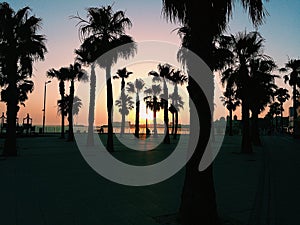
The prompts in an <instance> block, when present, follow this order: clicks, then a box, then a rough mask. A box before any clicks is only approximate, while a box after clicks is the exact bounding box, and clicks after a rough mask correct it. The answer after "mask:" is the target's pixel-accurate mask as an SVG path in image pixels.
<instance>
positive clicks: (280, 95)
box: [275, 88, 291, 132]
mask: <svg viewBox="0 0 300 225" xmlns="http://www.w3.org/2000/svg"><path fill="white" fill-rule="evenodd" d="M275 95H276V98H277V100H278V102H279V103H280V108H281V110H280V111H281V114H280V117H281V119H280V125H281V132H283V111H284V109H283V103H285V102H286V101H287V100H289V99H290V97H291V96H290V95H289V91H288V90H287V89H285V88H279V89H277V90H276V93H275Z"/></svg>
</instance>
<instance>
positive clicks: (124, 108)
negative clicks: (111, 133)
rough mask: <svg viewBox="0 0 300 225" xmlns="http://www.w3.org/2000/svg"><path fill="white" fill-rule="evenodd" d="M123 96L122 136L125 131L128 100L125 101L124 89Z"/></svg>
mask: <svg viewBox="0 0 300 225" xmlns="http://www.w3.org/2000/svg"><path fill="white" fill-rule="evenodd" d="M121 96H122V97H121V98H122V119H121V136H122V135H123V134H124V133H125V116H126V115H125V111H126V102H125V93H124V89H123V90H122V93H121Z"/></svg>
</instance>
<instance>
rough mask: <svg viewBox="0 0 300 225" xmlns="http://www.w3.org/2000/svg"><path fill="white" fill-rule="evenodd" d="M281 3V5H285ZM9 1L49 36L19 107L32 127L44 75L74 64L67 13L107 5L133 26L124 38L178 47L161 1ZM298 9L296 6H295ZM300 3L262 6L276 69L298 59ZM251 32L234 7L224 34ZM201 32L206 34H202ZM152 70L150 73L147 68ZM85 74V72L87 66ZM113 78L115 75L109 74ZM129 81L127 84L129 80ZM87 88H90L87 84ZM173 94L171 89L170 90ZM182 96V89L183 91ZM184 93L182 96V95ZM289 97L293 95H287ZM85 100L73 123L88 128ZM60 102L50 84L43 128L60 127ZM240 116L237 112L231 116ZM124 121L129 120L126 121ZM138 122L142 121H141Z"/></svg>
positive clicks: (102, 120)
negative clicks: (38, 22)
mask: <svg viewBox="0 0 300 225" xmlns="http://www.w3.org/2000/svg"><path fill="white" fill-rule="evenodd" d="M283 2H284V4H283ZM8 3H9V4H10V5H11V6H12V7H13V8H14V9H15V10H18V9H19V8H21V7H24V6H27V5H28V6H30V7H31V8H32V13H33V14H34V15H36V16H37V17H41V18H42V19H43V23H42V29H41V30H40V33H41V34H45V36H46V38H47V42H46V44H47V48H48V53H47V54H46V55H45V61H43V62H37V63H35V64H34V75H33V78H32V79H33V81H34V82H35V89H34V91H33V93H31V94H29V100H28V101H26V102H25V104H26V107H23V106H21V109H20V112H19V118H20V119H22V118H24V117H25V116H26V114H27V113H29V114H30V116H31V117H32V118H33V124H35V125H40V124H42V115H43V112H42V109H43V100H44V98H43V96H44V83H45V82H46V81H47V80H49V79H47V77H46V71H47V70H49V69H51V68H55V69H59V68H60V67H62V66H68V65H69V64H71V63H73V62H74V58H75V54H74V49H76V48H78V47H79V46H80V41H79V38H78V27H76V23H77V21H76V20H72V19H70V16H71V15H75V14H76V13H77V12H78V13H79V15H80V16H82V17H85V15H86V12H85V9H86V8H87V7H95V6H102V5H107V4H112V3H113V4H114V5H113V9H114V10H125V11H126V16H127V17H129V18H130V19H131V20H132V23H133V26H132V28H131V29H130V30H128V32H127V34H129V35H131V36H132V37H133V38H134V40H135V41H137V42H139V41H145V40H157V41H165V42H170V43H173V44H177V45H178V47H179V46H180V39H179V37H178V35H177V34H176V31H174V32H172V30H174V29H176V28H177V27H178V25H176V24H171V23H168V22H166V20H165V19H164V18H163V16H162V14H161V8H162V3H161V1H160V0H154V1H147V0H140V1H137V0H135V1H108V0H105V1H95V0H86V1H83V0H81V1H80V0H74V1H71V2H69V1H57V0H54V1H37V0H31V1H8ZM295 5H296V6H295ZM299 8H300V3H299V1H296V0H293V1H292V0H288V1H279V0H273V1H270V2H268V3H266V9H267V10H268V12H269V14H270V15H269V16H268V17H267V19H266V23H265V24H264V25H263V26H261V27H260V28H259V31H260V32H261V34H262V36H263V37H264V38H265V39H266V42H265V53H266V54H268V55H270V56H272V57H273V58H274V60H275V61H276V63H277V64H278V66H279V67H283V66H284V63H285V62H286V61H287V60H288V57H290V58H298V57H299V55H300V42H299V34H300V20H299V19H295V18H299V17H300V11H299ZM245 29H246V30H247V31H252V30H254V28H253V27H252V25H251V24H250V23H249V19H248V17H247V15H246V14H245V12H244V11H243V10H242V9H241V7H240V6H239V5H238V4H236V9H235V11H234V17H233V18H232V21H231V22H230V27H229V29H228V31H227V32H228V33H236V32H237V31H243V30H245ZM203 32H205V31H203ZM156 65H157V64H154V63H153V64H151V63H150V64H147V65H146V64H145V65H144V66H142V67H141V66H136V67H134V66H132V67H128V70H129V71H133V72H134V74H133V75H132V78H131V79H132V80H134V79H135V78H137V77H140V76H144V77H147V73H148V72H149V71H150V70H156V69H157V68H156ZM149 69H150V70H149ZM87 71H89V69H88V68H87ZM112 75H114V74H112ZM104 76H105V71H104V70H102V69H97V85H98V83H101V82H102V81H104ZM218 79H219V75H218V74H216V83H217V85H218V87H219V88H220V89H221V88H222V87H221V85H220V84H219V80H218ZM128 81H130V80H128ZM150 81H151V79H149V78H148V80H147V81H146V83H147V84H146V86H150ZM85 85H86V86H85V87H87V88H88V87H89V85H88V83H87V84H85ZM277 85H278V86H280V87H284V88H288V89H289V90H291V89H290V88H289V86H288V85H286V84H284V82H283V80H282V79H278V81H277ZM113 86H114V89H115V91H116V92H115V93H114V99H116V98H117V97H118V95H119V89H120V80H115V81H113ZM68 87H69V84H68V83H67V82H66V92H67V93H68V92H69V89H68ZM171 90H172V88H171ZM182 90H183V92H184V87H183V89H182ZM183 94H184V93H183ZM216 94H218V95H219V96H221V91H217V92H216ZM290 94H291V92H290ZM79 97H80V98H82V99H83V107H82V111H81V112H80V114H81V115H79V116H78V117H76V118H75V124H76V123H77V124H87V120H86V117H85V116H84V115H83V114H85V115H86V114H87V111H88V105H89V102H88V100H87V99H88V98H87V96H79ZM58 99H59V91H58V82H57V81H56V80H55V79H53V80H52V82H51V83H49V84H48V85H47V98H46V125H59V124H60V116H59V115H58V114H57V106H56V105H57V100H58ZM105 104H106V101H105V89H103V91H102V92H100V93H98V95H97V102H96V106H97V108H96V113H95V116H96V118H95V124H96V125H102V124H106V109H105ZM215 104H216V107H215V115H214V119H219V118H220V117H221V116H226V114H227V112H226V111H225V109H224V107H223V106H222V103H221V102H220V101H219V97H217V101H216V102H215ZM187 105H188V104H187V102H186V103H185V108H184V110H183V112H182V113H181V114H180V115H181V118H180V121H181V122H182V123H188V121H189V116H188V107H187ZM290 105H291V101H288V102H286V103H285V108H286V110H285V112H284V115H285V116H286V115H287V113H288V110H287V108H288V106H290ZM144 110H145V108H144V107H143V106H142V109H141V117H145V113H144V112H145V111H144ZM5 111H6V106H5V105H4V104H3V103H0V112H5ZM234 114H237V115H238V116H239V115H240V109H237V111H236V112H235V113H234ZM114 115H115V116H114V118H115V119H114V120H115V121H119V120H120V116H119V115H118V112H117V110H115V114H114ZM127 120H128V118H127ZM129 120H130V121H131V122H132V123H134V115H133V112H131V113H130V115H129ZM141 123H144V122H143V121H141Z"/></svg>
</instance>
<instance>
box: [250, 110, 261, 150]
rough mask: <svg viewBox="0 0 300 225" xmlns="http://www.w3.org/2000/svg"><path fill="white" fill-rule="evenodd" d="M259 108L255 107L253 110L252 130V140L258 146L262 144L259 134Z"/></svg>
mask: <svg viewBox="0 0 300 225" xmlns="http://www.w3.org/2000/svg"><path fill="white" fill-rule="evenodd" d="M258 114H259V112H258V110H256V109H253V110H252V126H251V127H252V132H251V138H252V142H253V144H254V145H256V146H261V140H260V136H259V127H258Z"/></svg>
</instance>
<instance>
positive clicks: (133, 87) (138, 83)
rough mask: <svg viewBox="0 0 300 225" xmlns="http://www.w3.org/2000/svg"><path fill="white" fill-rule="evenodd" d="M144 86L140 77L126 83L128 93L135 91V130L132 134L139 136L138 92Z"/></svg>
mask: <svg viewBox="0 0 300 225" xmlns="http://www.w3.org/2000/svg"><path fill="white" fill-rule="evenodd" d="M144 86H145V82H144V81H143V80H142V79H136V80H135V81H134V83H132V82H128V83H127V91H128V92H129V93H135V94H136V97H135V131H134V136H135V137H137V138H138V137H139V130H140V96H139V93H140V92H141V91H142V89H143V88H144Z"/></svg>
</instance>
